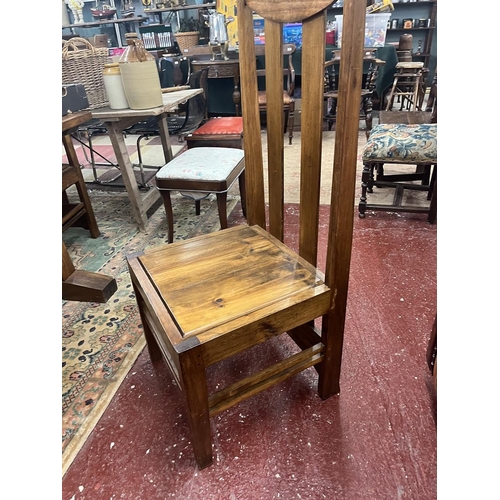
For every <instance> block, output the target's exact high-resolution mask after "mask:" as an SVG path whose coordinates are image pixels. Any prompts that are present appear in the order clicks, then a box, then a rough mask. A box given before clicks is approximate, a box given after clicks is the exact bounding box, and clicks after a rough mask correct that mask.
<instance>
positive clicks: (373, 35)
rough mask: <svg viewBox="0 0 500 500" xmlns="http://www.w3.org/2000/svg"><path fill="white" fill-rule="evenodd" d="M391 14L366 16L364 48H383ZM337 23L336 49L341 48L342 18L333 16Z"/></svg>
mask: <svg viewBox="0 0 500 500" xmlns="http://www.w3.org/2000/svg"><path fill="white" fill-rule="evenodd" d="M335 5H336V4H335ZM390 17H391V13H390V12H389V13H383V14H367V15H366V22H365V47H383V46H384V45H385V36H386V34H387V21H389V19H390ZM335 19H336V21H337V33H338V35H337V47H339V48H340V47H342V22H343V19H344V16H342V15H339V16H335Z"/></svg>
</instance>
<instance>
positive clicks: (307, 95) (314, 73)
mask: <svg viewBox="0 0 500 500" xmlns="http://www.w3.org/2000/svg"><path fill="white" fill-rule="evenodd" d="M325 29H326V12H321V13H319V14H316V15H314V16H313V17H311V18H309V19H307V20H305V21H304V22H303V24H302V44H303V46H302V50H303V52H304V53H305V54H308V56H307V57H304V58H303V59H302V75H304V76H305V78H303V79H302V84H301V95H302V116H301V146H302V148H301V159H300V162H301V177H300V237H299V254H300V255H301V256H302V257H304V258H305V259H306V260H307V261H308V262H310V263H311V264H313V265H316V261H317V253H318V223H319V200H320V179H321V153H322V149H321V148H322V136H323V113H322V109H323V90H324V89H323V74H324V53H325V36H324V33H325Z"/></svg>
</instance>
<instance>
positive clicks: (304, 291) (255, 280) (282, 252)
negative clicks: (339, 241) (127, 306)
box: [137, 226, 330, 364]
mask: <svg viewBox="0 0 500 500" xmlns="http://www.w3.org/2000/svg"><path fill="white" fill-rule="evenodd" d="M137 260H138V262H140V264H141V265H142V267H143V269H144V271H145V272H146V274H145V275H144V276H143V277H142V279H140V280H139V284H140V285H141V286H142V287H144V286H145V284H144V283H143V279H146V280H147V283H149V282H150V283H151V284H152V285H153V286H154V288H155V290H156V291H157V292H156V294H157V295H158V298H159V299H160V300H161V302H163V303H165V304H168V309H167V308H165V312H166V313H168V314H169V315H170V318H171V319H172V321H173V322H174V323H175V325H176V330H177V331H176V332H175V335H178V336H179V338H182V339H183V341H188V339H191V337H196V338H197V341H198V342H199V343H208V344H210V340H212V339H213V338H216V337H218V336H220V335H224V334H226V333H228V332H233V333H232V335H231V340H230V341H227V342H226V343H225V345H224V350H225V351H227V352H226V353H225V355H226V356H227V354H228V352H229V351H234V352H239V351H240V350H241V347H242V346H244V345H245V334H247V333H251V334H252V335H253V332H254V331H255V329H256V328H257V329H258V328H263V326H264V325H261V324H259V322H260V321H262V319H263V318H265V319H266V325H265V327H266V328H270V329H271V330H272V331H273V334H276V333H278V331H279V332H283V331H286V330H287V329H291V328H294V327H296V326H299V325H300V324H302V323H304V321H305V320H307V319H310V318H315V317H318V316H321V315H322V314H325V313H326V312H327V310H328V304H329V294H330V289H329V288H328V287H327V286H326V285H325V284H324V281H323V278H324V277H323V276H322V274H321V273H320V272H319V271H317V269H316V268H315V267H314V266H312V265H311V264H309V263H308V262H307V261H305V260H304V259H302V258H301V257H299V256H298V255H297V254H296V253H295V252H293V251H291V250H290V249H289V248H288V247H286V246H285V245H284V244H283V243H281V242H280V241H279V240H277V239H276V238H274V237H273V236H271V235H270V234H269V233H268V232H267V231H265V230H263V229H262V228H260V227H259V226H237V227H233V228H230V229H227V230H225V231H219V232H216V233H210V234H208V235H203V236H200V237H197V238H192V239H189V240H185V241H179V242H176V243H174V244H172V245H167V246H165V247H163V248H161V249H159V250H153V251H150V252H146V253H145V254H144V255H141V256H139V257H138V258H137ZM294 304H295V305H296V308H295V314H290V316H289V317H288V318H286V319H285V318H282V317H280V316H278V313H279V312H280V311H283V310H285V309H289V308H291V307H292V306H293V305H294ZM271 314H272V315H274V317H275V318H276V323H275V324H272V322H270V320H269V316H270V315H271ZM164 327H165V334H166V335H168V336H169V337H171V338H170V341H173V340H174V339H173V336H172V335H171V333H170V332H169V330H168V328H167V325H166V324H165V325H164ZM263 340H264V338H263ZM188 343H192V340H189V342H188ZM177 345H178V348H179V349H180V350H182V342H177ZM207 349H208V350H209V351H207V350H205V355H206V356H207V357H208V358H207V359H208V360H209V363H208V364H211V363H212V362H214V361H217V359H216V358H218V355H217V353H216V352H215V353H210V347H207Z"/></svg>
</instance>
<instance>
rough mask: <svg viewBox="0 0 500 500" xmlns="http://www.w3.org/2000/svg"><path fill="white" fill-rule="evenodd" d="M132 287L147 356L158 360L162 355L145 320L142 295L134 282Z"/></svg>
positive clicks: (152, 359)
mask: <svg viewBox="0 0 500 500" xmlns="http://www.w3.org/2000/svg"><path fill="white" fill-rule="evenodd" d="M132 287H133V289H134V293H135V297H136V300H137V304H138V306H139V315H140V316H141V321H142V328H143V330H144V337H145V339H146V345H147V346H148V353H149V358H150V359H151V361H153V362H154V361H159V360H160V359H162V357H163V355H162V352H161V349H160V347H159V345H158V342H156V339H155V336H154V335H153V332H152V331H151V328H150V327H149V324H148V322H147V317H146V315H145V314H144V300H143V298H142V295H141V294H140V293H139V290H138V289H137V287H136V286H135V285H134V282H132Z"/></svg>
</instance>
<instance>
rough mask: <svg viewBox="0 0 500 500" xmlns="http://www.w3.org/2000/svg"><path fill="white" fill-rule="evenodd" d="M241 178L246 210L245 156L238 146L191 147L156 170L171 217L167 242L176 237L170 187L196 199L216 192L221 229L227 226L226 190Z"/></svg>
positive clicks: (243, 202)
mask: <svg viewBox="0 0 500 500" xmlns="http://www.w3.org/2000/svg"><path fill="white" fill-rule="evenodd" d="M236 179H238V181H239V185H240V195H241V205H242V208H243V213H244V214H245V207H246V194H245V158H244V154H243V150H241V149H237V148H216V147H205V148H196V147H195V148H191V149H188V150H187V151H185V152H184V153H182V154H180V155H179V156H177V157H175V158H174V159H173V160H172V161H171V162H169V163H167V164H166V165H165V166H163V167H162V168H161V169H160V170H159V171H158V173H157V174H156V185H157V187H158V189H159V190H160V194H161V196H162V198H163V203H164V205H165V212H166V213H167V220H168V242H169V243H172V242H173V241H174V213H173V211H172V202H171V199H170V191H180V192H182V194H183V195H184V196H189V197H191V198H193V199H194V200H195V201H196V200H200V199H203V198H206V197H208V195H209V194H210V193H215V194H216V196H217V205H218V208H219V220H220V226H221V229H226V228H227V206H226V204H227V192H228V191H229V189H230V188H231V186H232V185H233V183H234V181H235V180H236Z"/></svg>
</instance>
